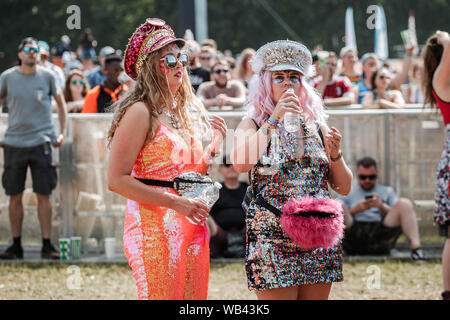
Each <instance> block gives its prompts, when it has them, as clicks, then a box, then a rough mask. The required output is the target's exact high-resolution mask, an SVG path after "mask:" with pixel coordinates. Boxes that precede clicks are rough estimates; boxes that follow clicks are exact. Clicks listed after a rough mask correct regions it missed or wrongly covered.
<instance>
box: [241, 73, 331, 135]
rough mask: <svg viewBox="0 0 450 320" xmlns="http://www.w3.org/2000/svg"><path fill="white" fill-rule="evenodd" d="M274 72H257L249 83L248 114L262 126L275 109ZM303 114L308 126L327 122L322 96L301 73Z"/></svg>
mask: <svg viewBox="0 0 450 320" xmlns="http://www.w3.org/2000/svg"><path fill="white" fill-rule="evenodd" d="M271 75H272V72H271V71H267V70H266V71H264V72H263V73H262V74H261V75H257V74H255V75H254V76H253V77H252V79H251V80H250V83H249V95H248V100H247V105H248V106H249V109H248V116H249V117H250V118H252V119H253V120H255V121H256V123H257V124H258V125H259V126H261V125H262V124H263V123H264V121H266V120H267V118H269V117H270V115H271V114H272V113H273V111H274V110H275V105H274V104H273V92H272V76H271ZM299 100H300V103H301V106H302V108H303V115H304V118H305V122H306V125H307V127H309V128H314V126H313V125H314V122H315V121H317V122H318V123H319V124H325V123H326V120H327V118H328V116H327V115H326V113H325V109H324V107H323V103H322V98H321V97H320V96H319V94H318V93H317V91H316V90H315V89H314V88H313V87H311V86H310V85H309V84H308V83H307V82H306V80H305V77H304V76H303V75H301V92H300V96H299Z"/></svg>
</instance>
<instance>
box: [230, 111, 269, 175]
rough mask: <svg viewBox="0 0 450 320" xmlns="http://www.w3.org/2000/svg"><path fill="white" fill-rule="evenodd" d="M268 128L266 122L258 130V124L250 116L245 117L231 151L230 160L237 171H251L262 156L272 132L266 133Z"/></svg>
mask: <svg viewBox="0 0 450 320" xmlns="http://www.w3.org/2000/svg"><path fill="white" fill-rule="evenodd" d="M268 128H269V126H268V125H267V124H264V125H262V126H261V128H259V130H256V125H255V123H254V122H253V120H251V119H250V118H244V119H243V120H242V121H241V123H240V124H239V125H238V127H237V129H236V132H235V134H234V143H233V148H232V150H231V153H230V160H231V162H232V163H233V166H234V168H235V169H236V171H238V172H240V173H243V172H248V171H250V170H251V169H252V168H253V167H254V166H255V164H256V163H257V162H258V160H259V158H261V156H262V154H263V153H264V151H265V150H266V148H267V144H268V142H269V134H270V133H269V134H268V135H265V134H264V131H265V130H268Z"/></svg>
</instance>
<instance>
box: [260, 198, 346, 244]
mask: <svg viewBox="0 0 450 320" xmlns="http://www.w3.org/2000/svg"><path fill="white" fill-rule="evenodd" d="M256 203H257V204H259V205H261V206H263V207H264V208H266V209H267V210H269V211H271V212H272V213H274V214H276V215H278V216H280V225H281V228H282V229H283V231H284V232H285V233H286V234H287V235H288V237H289V238H290V239H291V240H292V241H293V242H294V243H295V244H296V245H297V246H298V247H300V248H302V249H305V250H312V249H316V248H328V247H331V246H334V245H336V244H337V243H338V242H339V240H340V239H342V238H343V237H344V215H343V210H342V205H341V203H340V202H339V201H338V200H335V199H315V198H313V197H311V196H306V197H302V198H301V199H291V200H289V202H287V203H286V204H285V205H284V206H283V209H282V211H280V210H279V209H277V208H275V207H274V206H272V205H270V204H269V203H267V202H266V201H265V200H264V199H262V198H261V197H257V199H256Z"/></svg>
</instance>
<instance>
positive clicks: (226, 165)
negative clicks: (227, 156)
mask: <svg viewBox="0 0 450 320" xmlns="http://www.w3.org/2000/svg"><path fill="white" fill-rule="evenodd" d="M231 166H232V164H231V163H222V167H226V168H229V167H231Z"/></svg>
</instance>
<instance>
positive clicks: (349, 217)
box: [341, 202, 353, 229]
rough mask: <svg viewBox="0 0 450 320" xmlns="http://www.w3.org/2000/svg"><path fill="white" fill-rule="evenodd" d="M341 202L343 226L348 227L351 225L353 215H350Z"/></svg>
mask: <svg viewBox="0 0 450 320" xmlns="http://www.w3.org/2000/svg"><path fill="white" fill-rule="evenodd" d="M341 203H342V209H343V211H344V224H345V228H346V229H348V228H350V227H351V226H352V225H353V216H352V215H351V213H350V211H349V210H348V208H347V206H346V205H345V204H344V203H343V202H341Z"/></svg>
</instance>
